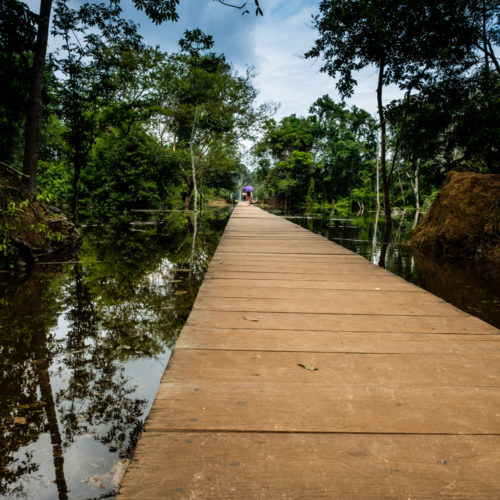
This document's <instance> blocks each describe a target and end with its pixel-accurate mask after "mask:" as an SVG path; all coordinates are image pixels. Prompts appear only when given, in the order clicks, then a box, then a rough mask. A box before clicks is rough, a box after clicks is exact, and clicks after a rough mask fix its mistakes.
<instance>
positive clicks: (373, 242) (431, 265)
mask: <svg viewBox="0 0 500 500" xmlns="http://www.w3.org/2000/svg"><path fill="white" fill-rule="evenodd" d="M286 218H287V219H289V220H290V221H291V222H294V223H296V224H298V225H300V226H302V227H305V228H306V229H309V230H310V231H313V232H315V233H317V234H321V235H322V236H325V237H326V238H328V239H329V240H331V241H334V242H335V243H338V244H339V245H342V246H344V247H346V248H348V249H349V250H352V251H353V252H356V253H358V254H360V255H362V256H363V257H365V258H366V259H368V260H370V261H371V262H373V263H374V264H377V265H378V263H379V260H380V254H381V242H382V236H383V232H384V223H383V219H382V220H377V219H376V218H375V216H374V215H373V214H369V215H365V216H364V217H352V218H346V219H340V218H339V219H336V218H331V217H324V216H322V215H319V214H318V215H309V216H304V215H287V216H286ZM412 225H413V219H412V218H408V219H405V218H402V219H399V220H395V221H394V229H393V232H392V235H391V239H390V241H389V244H388V247H387V255H386V260H385V267H386V269H388V270H389V271H391V272H393V273H395V274H397V275H399V276H401V277H403V278H404V279H405V280H407V281H410V282H411V283H415V284H416V285H418V286H420V287H422V288H424V289H426V290H428V291H429V292H431V293H433V294H435V295H437V296H439V297H441V298H442V299H444V300H446V301H447V302H450V303H451V304H453V305H455V306H456V307H458V308H460V309H462V310H464V311H466V312H468V313H469V314H472V315H474V316H477V317H479V318H481V319H483V320H484V321H486V322H488V323H490V324H492V325H495V326H496V327H498V328H500V269H498V268H496V267H494V266H492V265H484V264H479V263H476V262H474V261H473V260H470V259H456V258H453V259H452V258H442V257H441V258H437V257H436V256H432V255H425V254H422V253H421V252H418V251H416V250H413V249H411V248H410V247H408V245H406V242H407V241H408V239H409V237H410V233H411V230H412Z"/></svg>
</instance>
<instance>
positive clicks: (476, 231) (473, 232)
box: [408, 172, 500, 264]
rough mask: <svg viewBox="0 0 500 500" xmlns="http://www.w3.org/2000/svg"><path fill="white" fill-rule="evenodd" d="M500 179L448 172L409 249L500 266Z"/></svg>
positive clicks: (415, 232)
mask: <svg viewBox="0 0 500 500" xmlns="http://www.w3.org/2000/svg"><path fill="white" fill-rule="evenodd" d="M499 226H500V175H498V174H476V173H473V172H450V173H449V174H448V176H447V178H446V181H445V184H444V186H443V187H442V189H441V191H440V192H439V194H438V195H437V197H436V199H435V200H434V202H433V203H432V206H431V208H430V210H429V212H428V213H427V215H426V216H425V217H424V219H423V220H422V222H421V223H420V224H419V225H418V227H417V228H416V229H415V231H414V233H413V235H412V237H411V239H410V241H409V242H408V243H409V245H410V246H413V247H417V248H420V249H421V250H423V251H426V252H428V251H431V252H434V253H436V254H439V255H447V256H453V257H467V258H475V259H478V260H483V261H488V262H493V263H498V264H500V231H499Z"/></svg>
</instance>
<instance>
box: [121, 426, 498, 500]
mask: <svg viewBox="0 0 500 500" xmlns="http://www.w3.org/2000/svg"><path fill="white" fill-rule="evenodd" d="M499 449H500V437H499V436H408V435H395V436H390V435H389V436H387V435H382V436H380V435H363V434H361V435H360V434H333V435H332V434H274V433H264V434H262V433H241V432H238V433H206V432H202V433H179V432H173V433H166V434H165V433H157V432H147V433H144V434H143V437H142V438H141V441H140V442H139V445H138V447H137V451H136V454H135V459H134V461H132V463H131V465H130V467H129V469H128V471H127V473H126V476H125V481H124V485H123V487H122V489H121V490H120V493H121V496H122V497H124V498H137V499H141V500H147V499H160V498H161V499H165V498H179V499H181V498H207V499H217V500H218V499H221V498H231V499H242V498H261V499H271V498H273V499H274V498H311V499H313V498H314V499H316V498H325V499H331V498H335V499H348V500H350V499H353V498H370V499H389V498H393V499H405V500H406V499H419V498H420V499H429V498H441V497H446V498H477V499H498V498H500V481H498V467H499V465H500V453H499ZM159 470H161V473H159Z"/></svg>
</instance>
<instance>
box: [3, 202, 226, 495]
mask: <svg viewBox="0 0 500 500" xmlns="http://www.w3.org/2000/svg"><path fill="white" fill-rule="evenodd" d="M228 216H229V211H206V212H204V213H203V214H201V215H199V216H198V218H197V220H196V221H195V220H194V218H193V215H192V214H191V215H190V216H187V215H186V214H185V213H184V212H180V213H179V212H178V213H170V214H169V215H162V216H160V215H156V216H153V217H151V215H148V216H147V217H142V218H141V220H136V221H135V222H132V223H121V224H120V225H107V226H97V227H84V228H83V229H82V232H83V233H84V243H83V247H82V250H81V252H80V254H79V255H78V257H77V258H76V259H75V261H77V262H75V263H70V264H67V263H66V264H48V263H47V264H37V265H36V266H35V268H34V269H33V271H32V272H31V273H29V274H17V275H14V276H11V275H9V274H8V273H0V400H1V405H0V457H1V462H0V497H1V498H16V497H19V498H29V499H55V498H59V499H63V498H71V499H94V498H109V497H112V496H113V495H114V492H115V491H116V488H117V485H118V484H119V481H120V479H121V475H122V474H123V472H124V470H125V467H126V465H127V461H128V458H129V457H130V456H131V453H132V451H133V448H134V446H135V443H136V441H137V439H138V437H139V435H140V432H141V429H142V425H143V422H144V420H145V418H146V416H147V414H148V412H149V409H150V407H151V405H152V402H153V399H154V397H155V395H156V391H157V388H158V385H159V382H160V378H161V376H162V374H163V371H164V369H165V367H166V365H167V362H168V359H169V357H170V353H171V349H172V347H173V345H174V343H175V340H176V338H177V335H178V334H179V331H180V329H181V328H182V326H183V324H184V322H185V320H186V318H187V316H188V314H189V311H190V309H191V306H192V303H193V301H194V298H195V297H196V293H197V291H198V287H199V286H200V284H201V282H202V280H203V276H204V274H205V271H206V268H207V267H208V264H209V262H210V259H211V256H212V254H213V252H214V250H215V248H216V246H217V243H218V241H219V238H220V236H221V234H222V232H223V230H224V227H225V224H226V221H227V218H228ZM193 234H195V235H196V236H195V238H193Z"/></svg>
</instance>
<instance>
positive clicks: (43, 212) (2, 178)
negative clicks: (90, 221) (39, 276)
mask: <svg viewBox="0 0 500 500" xmlns="http://www.w3.org/2000/svg"><path fill="white" fill-rule="evenodd" d="M80 243H81V235H80V233H79V232H78V231H77V229H76V227H75V226H74V224H72V223H71V222H69V221H68V219H67V218H66V216H65V215H64V214H63V213H62V212H61V211H60V210H58V209H57V208H55V207H47V206H45V205H43V204H42V203H40V202H39V201H30V200H29V196H28V193H27V192H26V190H25V188H24V186H23V184H22V183H21V181H20V179H19V175H18V174H17V173H16V172H15V171H14V170H12V169H10V168H9V167H7V166H6V165H5V164H1V163H0V269H3V268H5V267H17V266H18V265H19V264H21V265H23V264H28V265H29V264H31V263H33V262H34V261H36V260H38V259H45V258H48V257H56V258H58V257H61V256H63V255H68V256H69V255H71V254H73V253H74V252H76V251H77V250H78V248H79V247H80Z"/></svg>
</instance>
